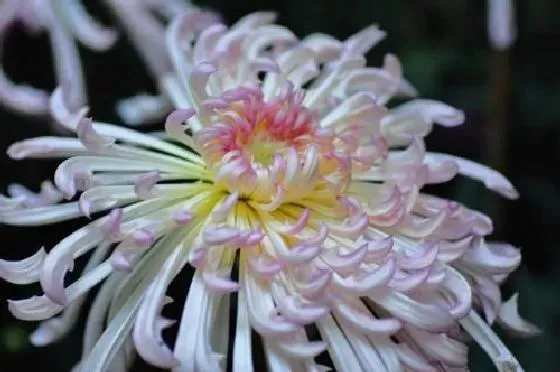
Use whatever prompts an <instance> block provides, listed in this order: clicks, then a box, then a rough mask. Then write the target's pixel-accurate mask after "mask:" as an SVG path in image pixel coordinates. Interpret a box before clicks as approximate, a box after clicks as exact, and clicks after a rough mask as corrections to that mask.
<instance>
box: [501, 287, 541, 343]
mask: <svg viewBox="0 0 560 372" xmlns="http://www.w3.org/2000/svg"><path fill="white" fill-rule="evenodd" d="M518 295H519V294H518V293H514V294H513V295H512V296H511V298H510V299H509V300H507V301H506V302H504V303H503V304H502V307H501V308H500V314H499V315H498V321H499V322H500V324H501V325H502V326H504V327H505V328H507V329H508V330H511V331H512V332H514V334H518V335H523V336H527V337H530V336H534V335H537V334H539V333H541V330H540V329H539V328H538V327H537V326H536V325H534V324H532V323H529V322H528V321H526V320H524V319H523V318H521V316H520V315H519V311H518V304H517V297H518Z"/></svg>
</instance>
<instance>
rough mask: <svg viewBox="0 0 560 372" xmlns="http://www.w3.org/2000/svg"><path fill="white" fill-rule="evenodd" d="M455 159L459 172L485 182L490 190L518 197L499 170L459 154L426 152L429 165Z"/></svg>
mask: <svg viewBox="0 0 560 372" xmlns="http://www.w3.org/2000/svg"><path fill="white" fill-rule="evenodd" d="M449 160H450V161H453V162H455V163H457V165H458V166H459V173H460V174H462V175H464V176H466V177H469V178H472V179H474V180H477V181H481V182H483V183H484V184H485V185H486V187H488V188H489V189H490V190H493V191H495V192H497V193H498V194H500V195H502V196H505V197H506V198H508V199H517V198H518V197H519V193H518V192H517V190H516V189H515V187H513V185H512V184H511V183H510V182H509V181H508V180H507V179H506V178H505V177H504V176H503V175H502V174H500V173H499V172H497V171H495V170H493V169H491V168H489V167H487V166H485V165H482V164H479V163H475V162H473V161H470V160H467V159H463V158H460V157H458V156H453V155H447V154H437V153H431V152H430V153H426V155H425V157H424V162H425V163H426V164H428V165H437V164H439V163H441V162H443V161H449Z"/></svg>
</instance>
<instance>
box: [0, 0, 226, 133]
mask: <svg viewBox="0 0 560 372" xmlns="http://www.w3.org/2000/svg"><path fill="white" fill-rule="evenodd" d="M104 2H105V3H106V5H107V7H108V9H110V11H111V13H112V14H113V15H114V16H115V17H116V18H117V19H118V21H119V22H120V23H122V25H123V27H124V28H125V29H126V32H127V36H128V37H129V38H130V40H131V41H132V43H133V44H134V46H135V47H136V49H137V50H138V51H139V52H140V55H141V56H142V58H143V60H144V62H145V63H146V65H147V67H148V69H149V71H150V72H151V74H152V76H153V77H154V79H155V80H156V81H157V80H159V79H160V77H162V76H163V75H164V74H166V73H168V72H169V71H170V70H171V62H170V61H169V57H168V55H167V53H166V52H165V49H164V48H163V44H164V40H165V36H164V35H165V22H166V21H168V20H170V19H171V17H172V16H173V15H174V14H181V13H184V12H187V11H196V7H194V6H193V5H191V4H190V2H189V1H187V0H106V1H104ZM202 14H203V15H204V16H203V17H200V16H199V22H204V23H209V22H213V21H214V20H216V16H215V15H213V14H212V13H209V12H204V13H202ZM18 22H20V23H22V24H23V25H24V26H25V28H26V29H28V30H30V31H32V32H34V33H36V32H39V31H47V32H48V34H49V38H50V42H51V46H52V53H53V59H54V62H55V63H54V69H55V74H56V80H57V83H58V85H61V86H64V87H65V91H66V94H65V99H67V100H68V102H67V104H68V105H69V106H70V107H72V108H74V109H76V110H77V109H79V108H80V107H82V106H83V105H84V104H86V101H87V98H86V96H87V94H86V87H85V81H84V77H83V71H82V65H81V61H80V56H79V51H78V45H77V42H80V43H81V44H83V45H84V46H86V47H87V48H89V49H91V50H94V51H106V50H108V49H109V48H111V47H112V45H113V44H114V43H115V41H116V40H117V32H116V30H114V29H112V28H109V27H107V26H103V25H101V24H99V23H98V22H97V21H96V20H95V19H94V18H92V17H91V16H90V15H89V14H88V13H87V10H86V9H85V8H84V7H83V5H82V4H81V3H80V1H78V0H72V1H63V0H2V1H0V55H1V54H2V53H1V52H2V50H1V47H2V39H4V38H5V37H6V34H7V32H8V31H9V29H10V26H12V25H14V24H15V23H18ZM48 97H49V94H48V93H47V92H45V91H43V90H40V89H37V88H33V87H30V86H27V85H18V84H16V83H14V82H12V81H11V80H10V79H9V78H8V76H7V75H6V74H5V72H4V70H3V68H2V64H1V63H0V103H1V104H4V105H5V106H7V107H10V108H12V109H14V110H16V111H19V112H23V113H26V114H31V115H41V114H48V111H49V107H48V106H49V105H48V101H49V100H48ZM169 107H170V105H169V103H168V100H167V99H166V98H165V97H161V96H152V95H148V94H140V95H138V96H136V97H132V98H129V99H125V100H123V101H121V102H120V103H119V104H118V105H117V110H118V113H119V114H120V115H121V117H123V119H124V120H125V121H126V122H127V123H128V124H142V123H143V122H145V121H148V120H151V119H152V118H154V117H158V116H159V117H164V116H165V113H166V112H167V113H168V112H169V111H170V108H169Z"/></svg>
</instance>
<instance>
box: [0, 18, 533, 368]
mask: <svg viewBox="0 0 560 372" xmlns="http://www.w3.org/2000/svg"><path fill="white" fill-rule="evenodd" d="M192 17H193V15H192V14H191V15H190V16H185V17H181V18H179V19H177V20H176V21H174V22H173V23H172V24H171V26H170V28H169V31H168V34H167V47H168V50H169V53H170V55H171V56H172V60H173V62H174V66H175V73H174V74H172V75H169V76H167V78H166V84H165V86H166V89H167V91H168V93H169V94H170V96H171V97H173V100H174V104H175V107H176V108H177V110H176V111H174V112H173V113H172V114H171V115H170V116H169V117H168V118H167V121H166V123H165V129H166V132H167V134H168V137H169V140H165V139H160V138H159V137H155V136H152V135H147V134H141V133H138V132H135V131H133V130H131V129H125V128H121V127H117V126H114V125H110V124H105V123H99V122H94V121H92V120H91V119H88V118H85V117H84V115H85V113H86V112H85V111H86V110H81V111H79V112H71V111H70V110H68V108H67V107H65V106H64V102H65V100H64V99H63V92H62V91H61V90H60V89H58V90H56V91H55V93H54V94H53V96H52V98H51V109H52V112H53V114H54V116H55V118H56V119H57V120H58V121H60V122H61V123H62V124H64V125H65V126H66V127H67V128H69V129H72V130H74V131H75V132H76V133H77V137H78V138H77V139H71V138H56V137H41V138H34V139H29V140H25V141H23V142H19V143H16V144H14V145H12V146H11V147H10V148H9V149H8V154H9V155H10V156H11V157H12V158H14V159H23V158H27V157H37V158H45V157H47V158H48V157H67V158H68V159H67V160H65V161H63V162H62V163H61V164H60V166H59V167H58V169H57V170H56V173H55V175H54V182H55V184H56V186H57V188H58V189H59V191H60V192H61V193H62V194H63V195H64V196H65V197H66V199H68V200H70V201H68V202H64V203H58V201H59V197H58V196H59V195H57V190H56V189H53V188H52V187H51V186H49V184H45V188H44V189H45V190H44V191H43V192H42V193H41V194H37V195H35V194H33V193H31V192H29V191H28V190H24V189H22V188H21V187H16V190H12V197H11V198H7V197H5V198H4V199H3V200H2V211H1V212H0V219H1V220H2V221H3V222H4V223H7V224H11V225H18V226H34V225H44V224H51V223H56V222H59V221H63V220H69V219H73V218H78V217H80V216H84V215H85V216H87V217H89V218H92V217H93V216H96V218H95V219H93V220H92V221H91V222H90V223H88V224H87V225H85V226H84V227H82V228H80V229H79V230H77V231H75V232H73V233H72V234H70V235H69V236H68V237H66V238H65V239H63V240H62V241H61V242H60V243H59V244H57V245H56V246H55V247H53V248H52V249H50V250H49V252H48V253H47V252H46V251H45V250H44V249H41V250H39V251H38V252H37V253H36V254H35V255H33V256H32V257H29V258H27V259H25V260H23V261H19V262H12V261H10V262H8V261H0V275H2V277H4V278H5V279H6V280H8V281H11V282H14V283H19V284H27V283H33V282H40V284H41V286H42V288H43V290H44V294H43V295H41V296H34V297H31V298H29V299H23V300H13V301H10V303H9V308H10V310H11V311H12V313H13V314H14V315H15V316H16V317H18V318H20V319H24V320H46V321H45V322H44V323H42V324H41V325H40V326H39V328H38V329H37V330H36V331H35V333H34V334H33V335H32V341H33V342H34V343H35V344H37V345H44V344H48V343H50V342H53V341H54V340H57V339H58V338H60V337H61V336H63V335H64V334H66V333H67V332H68V331H69V329H70V328H71V326H72V325H73V324H74V323H75V321H76V317H77V314H78V311H79V308H80V305H81V303H82V301H83V300H84V297H85V295H86V293H87V292H88V291H89V290H90V289H91V288H93V287H94V286H96V285H98V284H101V287H100V289H99V292H98V294H97V296H96V298H95V300H94V302H93V304H92V305H91V308H90V309H89V316H88V320H87V324H86V327H85V334H84V347H83V357H82V360H81V361H80V363H79V365H78V366H77V369H78V370H80V371H88V372H89V371H101V370H107V369H108V368H109V370H111V371H118V370H125V369H126V367H127V365H128V364H129V362H130V360H131V355H133V350H136V351H137V352H138V354H139V355H140V356H141V357H142V358H143V359H145V360H146V361H147V362H148V363H151V364H153V365H155V366H158V367H162V368H168V369H173V370H174V371H220V370H224V369H225V368H226V364H228V363H231V367H232V370H233V371H251V370H253V354H254V353H255V352H256V351H255V350H256V347H258V346H257V345H256V344H259V345H261V346H262V350H263V352H264V355H265V357H266V361H267V365H268V369H269V370H271V371H299V370H310V371H313V370H314V371H317V370H321V366H320V365H318V364H316V363H317V359H315V357H316V356H317V355H318V354H320V353H321V352H323V351H325V350H326V351H327V353H328V356H329V357H330V360H332V363H333V365H334V367H335V368H336V369H337V370H338V371H350V372H356V371H401V370H414V371H435V370H442V371H443V370H446V371H448V370H457V369H462V368H465V367H466V366H467V362H468V360H467V346H466V343H465V342H466V341H465V338H464V335H465V334H468V335H470V337H472V338H473V339H474V340H475V341H476V342H478V343H479V344H480V345H481V346H482V348H483V349H484V350H485V351H486V352H487V353H488V354H489V356H490V357H491V358H492V360H493V361H494V363H495V365H496V366H497V368H498V369H499V370H500V371H513V370H517V371H518V370H521V367H520V366H519V364H518V362H517V361H516V359H515V358H514V357H513V356H512V355H511V353H510V352H509V351H508V350H507V348H506V347H505V346H504V344H503V343H502V342H501V341H500V340H499V338H498V337H497V336H496V334H495V333H494V332H493V331H492V330H491V328H490V324H492V323H493V322H494V320H495V319H499V320H500V321H501V322H502V323H503V324H504V325H506V326H507V327H508V328H512V329H515V330H518V331H521V332H525V333H529V334H530V333H535V332H537V329H536V328H535V327H534V326H532V325H530V324H529V323H526V322H525V321H523V320H522V319H521V318H520V317H519V315H518V314H517V308H516V297H514V298H513V299H512V300H511V301H510V302H508V303H506V304H503V305H502V300H501V297H500V290H499V284H500V283H501V282H502V281H503V280H504V279H505V278H506V277H507V275H508V274H509V273H510V272H512V271H513V270H514V269H515V268H516V267H517V266H518V265H519V262H520V254H519V251H518V250H517V249H515V248H513V247H511V246H509V245H507V244H496V243H489V242H486V241H485V238H484V237H485V236H486V235H488V234H489V233H490V232H491V231H492V224H491V221H490V220H489V218H488V217H486V216H485V215H483V214H481V213H479V212H476V211H473V210H471V209H469V208H467V207H465V206H463V205H461V204H459V203H456V202H453V201H449V200H445V199H441V198H438V197H435V196H432V195H428V194H425V193H423V192H422V188H423V186H424V185H426V184H434V183H441V182H445V181H448V180H450V179H451V178H452V177H454V176H455V175H456V174H457V173H459V174H462V175H465V176H467V177H470V178H473V179H475V180H479V181H482V182H484V183H485V184H486V185H487V186H488V188H490V189H492V190H494V191H496V192H498V193H500V194H502V195H504V196H505V197H508V198H515V197H517V193H516V191H515V189H514V188H513V187H512V185H511V184H510V183H509V182H508V181H507V180H506V179H505V178H504V177H503V176H501V175H500V174H499V173H497V172H495V171H493V170H491V169H489V168H487V167H485V166H483V165H480V164H476V163H473V162H470V161H468V160H464V159H461V158H457V157H454V156H450V155H444V154H435V153H429V152H426V150H425V147H424V140H423V137H424V136H426V135H427V134H428V133H429V132H430V130H431V128H432V125H433V124H434V123H437V124H440V125H444V126H455V125H459V124H461V123H462V122H463V113H462V112H461V111H459V110H456V109H454V108H452V107H449V106H447V105H445V104H443V103H440V102H436V101H431V100H426V99H416V100H411V101H409V102H408V103H405V104H403V105H401V106H398V107H396V108H393V109H387V108H385V107H384V105H385V104H386V103H387V102H388V101H389V100H390V99H391V97H393V96H394V95H395V94H397V93H399V92H400V93H403V92H408V91H410V89H403V88H407V85H406V84H403V80H402V76H401V66H400V64H399V61H398V59H397V58H396V57H395V56H393V55H388V56H387V57H386V58H385V63H384V65H383V67H382V68H370V67H365V59H364V56H363V54H364V53H365V52H366V51H367V50H369V49H370V48H371V47H372V46H373V45H375V44H376V43H378V42H379V41H380V40H382V39H383V37H384V36H385V34H384V32H382V31H380V30H379V29H378V28H377V27H375V26H371V27H368V28H366V29H364V30H363V31H361V32H359V33H357V34H355V35H353V36H352V37H350V38H349V39H348V40H346V41H344V42H340V41H338V40H336V39H334V38H332V37H330V36H327V35H324V34H314V35H310V36H308V37H306V38H304V39H303V40H301V41H298V40H297V38H296V37H295V36H294V34H293V33H292V32H290V31H289V30H288V29H286V28H284V27H282V26H279V25H275V24H271V23H270V22H272V20H273V18H274V16H273V15H272V14H269V13H257V14H252V15H249V16H247V17H245V18H243V19H242V20H240V21H239V22H238V23H237V24H235V25H234V26H232V27H231V28H229V29H228V28H227V27H226V26H224V25H221V24H215V25H213V26H210V27H208V28H205V29H204V30H203V31H202V32H201V33H198V32H195V28H193V27H191V25H192V24H193V23H191V22H192V21H194V20H193V19H192ZM77 195H79V197H77ZM99 212H108V214H106V215H105V216H101V217H99V218H97V216H99ZM89 252H93V253H92V255H91V257H90V258H89V262H88V264H87V266H86V268H85V269H84V271H83V273H82V275H81V277H80V278H79V279H78V280H77V281H75V282H74V283H72V284H70V285H66V284H67V283H65V281H64V279H65V275H66V273H67V272H68V271H69V270H72V268H73V263H74V260H75V259H77V258H78V257H80V256H83V255H86V254H88V253H89ZM190 267H193V268H195V269H194V276H193V278H192V281H190V282H188V283H184V288H185V290H186V291H188V293H187V298H186V302H185V304H184V307H183V312H182V315H181V318H180V319H179V322H178V323H177V325H176V326H174V325H173V324H174V321H173V320H170V319H165V318H163V317H162V316H161V314H160V313H161V311H162V308H163V307H164V306H165V304H167V303H169V302H170V301H172V299H170V298H169V297H167V296H166V290H167V287H168V285H169V284H170V282H171V281H172V280H173V279H174V278H175V277H176V276H177V274H178V273H179V272H181V271H182V270H189V269H190ZM473 309H480V310H482V311H483V313H484V315H485V317H486V321H485V320H483V319H482V318H481V316H480V315H478V313H477V312H475V310H473ZM230 310H231V311H230ZM60 312H62V315H61V316H59V317H54V318H53V316H55V315H56V314H57V313H60ZM232 314H233V315H232ZM167 327H177V328H176V339H175V342H173V343H172V345H173V346H171V345H169V344H167V343H165V342H164V341H163V337H162V330H163V329H165V328H167ZM253 331H256V334H257V335H258V337H252V332H253ZM230 336H231V338H230ZM323 356H324V355H323ZM322 359H328V358H327V357H325V358H322ZM228 360H229V362H227V361H228Z"/></svg>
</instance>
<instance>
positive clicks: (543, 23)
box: [0, 0, 560, 372]
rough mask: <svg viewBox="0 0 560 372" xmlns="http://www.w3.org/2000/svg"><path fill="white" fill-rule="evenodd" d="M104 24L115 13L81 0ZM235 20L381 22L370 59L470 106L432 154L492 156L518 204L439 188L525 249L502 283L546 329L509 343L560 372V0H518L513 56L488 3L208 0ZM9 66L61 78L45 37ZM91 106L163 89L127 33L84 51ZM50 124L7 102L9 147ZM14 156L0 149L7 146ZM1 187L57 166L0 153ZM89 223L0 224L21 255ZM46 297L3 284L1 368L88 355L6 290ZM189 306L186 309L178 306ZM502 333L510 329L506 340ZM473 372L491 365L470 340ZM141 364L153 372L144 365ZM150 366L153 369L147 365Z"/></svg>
mask: <svg viewBox="0 0 560 372" xmlns="http://www.w3.org/2000/svg"><path fill="white" fill-rule="evenodd" d="M84 3H86V5H87V6H88V7H90V9H91V11H92V12H93V13H94V14H96V15H98V16H99V17H100V18H101V19H103V20H104V21H105V22H106V23H112V22H113V20H112V18H111V16H110V15H108V14H106V13H104V12H103V9H102V8H101V7H100V6H98V5H95V4H91V3H101V2H92V1H84ZM197 3H198V4H201V5H206V6H209V7H212V8H214V9H215V10H218V11H220V12H221V13H222V15H223V17H224V19H225V20H226V21H227V22H232V21H235V20H237V19H238V18H239V17H240V16H242V15H244V14H246V13H249V12H252V11H255V10H264V9H271V10H275V11H277V12H278V13H279V23H281V24H284V25H287V26H288V27H290V28H291V29H293V30H294V32H296V34H298V35H300V36H303V35H305V34H307V33H311V32H318V31H320V32H325V33H329V34H333V35H335V36H336V37H338V38H345V37H347V36H348V35H350V34H352V33H353V32H355V31H357V30H359V29H360V28H361V27H363V26H366V25H368V24H370V23H378V24H379V25H380V26H381V28H382V29H384V30H386V31H388V34H389V37H388V39H387V40H386V41H384V42H382V43H381V45H380V46H378V47H377V48H376V49H375V51H373V52H372V53H370V55H368V57H369V62H370V64H372V65H379V64H380V63H381V61H382V56H383V55H384V54H385V53H387V52H392V53H395V54H397V55H398V56H399V57H400V59H401V61H402V62H403V65H404V71H405V76H406V77H407V78H408V79H409V80H410V81H411V82H412V83H413V84H414V85H415V86H416V87H417V88H418V90H419V92H420V95H421V96H423V97H430V98H434V99H439V100H442V101H445V102H447V103H449V104H451V105H453V106H455V107H458V108H462V109H464V110H465V112H466V118H467V120H466V122H465V124H464V125H463V126H462V127H459V128H455V129H441V128H437V129H436V130H435V131H434V133H433V134H432V135H431V136H430V137H429V139H428V146H429V148H430V150H432V151H442V152H449V153H452V154H456V155H460V156H464V157H468V158H471V159H474V160H478V161H482V162H484V163H487V164H491V165H493V166H495V167H496V168H498V169H499V170H501V171H503V172H504V173H505V174H506V175H508V176H509V177H510V179H511V180H512V181H513V183H514V184H515V185H516V186H517V187H518V189H519V191H520V193H521V198H520V199H519V200H518V201H513V202H512V201H505V200H501V199H500V198H499V197H497V196H496V195H494V194H491V193H489V192H486V191H485V190H484V188H483V186H481V185H479V184H477V183H474V182H470V181H467V180H464V179H458V180H454V181H453V182H451V183H449V184H448V185H445V186H443V187H439V188H437V189H435V190H433V191H434V192H440V193H442V194H444V195H445V196H448V197H451V198H454V199H457V200H460V201H462V202H464V203H466V204H468V205H469V206H471V207H474V208H478V209H480V210H482V211H484V212H486V213H488V214H489V215H490V216H491V217H493V219H495V224H496V233H495V236H494V237H495V238H496V239H499V240H507V241H509V242H511V243H513V244H514V245H516V246H520V247H521V248H522V252H523V259H524V262H523V265H522V266H521V268H520V269H519V270H518V271H517V272H516V273H515V274H514V275H512V276H511V278H510V279H509V280H508V282H507V283H506V285H505V287H504V294H505V296H504V297H505V298H507V297H509V294H511V293H513V292H514V291H519V292H520V307H521V313H522V314H523V315H524V316H525V317H526V318H528V319H530V320H531V321H533V322H534V323H536V324H537V325H538V326H540V327H541V328H542V329H543V330H544V334H543V335H542V336H539V337H537V338H534V339H529V340H515V339H511V338H506V343H507V344H508V346H510V347H511V349H512V351H513V352H514V354H516V355H517V356H518V358H519V360H520V362H521V364H522V365H523V366H524V367H525V369H526V370H527V371H534V372H541V371H542V372H546V371H556V370H558V365H560V364H559V363H560V355H559V353H558V352H559V351H560V292H559V290H560V287H559V286H558V282H559V281H560V251H559V249H558V243H559V241H560V235H559V234H558V231H559V228H560V223H559V222H560V218H559V216H560V208H559V207H560V182H559V181H560V179H559V178H560V176H559V173H558V164H559V162H560V146H559V145H560V126H559V124H560V103H558V100H559V98H560V92H559V87H560V77H559V74H558V72H557V71H558V66H560V56H559V55H558V53H557V49H558V46H559V45H560V22H559V21H558V19H559V18H558V17H559V15H560V2H559V1H557V0H548V1H545V0H542V1H538V0H535V1H518V26H519V29H518V34H519V37H518V40H517V43H516V44H515V46H514V47H513V49H512V50H511V51H510V52H508V53H497V52H492V51H491V48H490V47H489V43H488V38H487V29H486V2H485V1H482V0H454V1H448V0H416V1H414V0H408V1H405V0H391V1H381V0H377V1H373V0H344V1H340V0H339V1H334V0H306V1H295V0H275V1H271V0H236V1H225V0H222V1H220V0H208V1H198V2H197ZM5 49H6V51H5V53H4V57H3V60H4V67H5V69H6V71H7V72H8V74H9V75H10V76H11V77H13V79H14V80H17V81H27V82H31V83H32V84H34V85H36V86H38V87H42V88H45V89H51V88H52V87H53V86H54V79H53V77H52V65H51V57H50V50H49V47H48V40H47V38H46V36H44V35H40V36H38V37H32V38H31V37H29V36H28V35H26V34H25V33H24V32H23V31H22V30H21V29H20V28H15V29H13V31H12V32H11V33H10V36H9V38H8V40H7V41H6V44H5ZM81 52H82V57H83V59H84V68H85V71H86V75H87V80H88V94H89V97H90V107H91V111H90V112H91V113H92V114H93V115H94V116H95V117H96V119H98V120H102V121H110V122H115V123H118V122H119V121H118V118H117V116H116V114H115V111H114V110H113V103H114V102H115V101H116V100H117V99H118V98H121V97H124V96H130V95H133V94H135V93H137V92H140V91H153V88H154V86H153V83H152V82H151V80H150V79H149V77H148V75H147V73H146V71H145V69H144V66H143V65H142V64H141V63H140V60H139V58H137V55H136V53H135V52H134V50H133V49H132V48H131V46H130V45H129V44H128V43H127V41H126V40H125V38H121V39H120V41H119V43H118V44H117V46H116V48H114V49H113V50H111V51H110V52H107V53H101V54H96V53H92V52H89V51H87V50H82V51H81ZM48 123H49V121H48V120H47V119H37V118H29V117H23V116H20V115H17V114H15V113H12V112H9V111H8V110H6V109H4V108H2V107H0V131H1V135H0V148H1V149H5V148H6V147H7V146H8V145H9V144H10V143H12V142H14V141H16V140H21V139H23V138H26V137H32V136H36V135H42V134H47V133H48V131H49V126H48V125H49V124H48ZM2 151H3V150H2ZM0 164H1V173H0V190H1V191H5V190H6V186H7V185H8V184H9V183H11V182H20V183H23V184H24V185H26V186H29V187H31V188H34V189H36V188H37V187H38V185H39V183H40V182H41V181H42V180H43V179H48V178H51V177H52V172H53V170H54V169H55V164H56V163H54V162H50V161H42V162H38V161H24V162H13V161H10V160H9V159H8V158H7V156H6V155H4V154H2V155H0ZM83 222H84V221H75V222H70V223H62V224H57V225H55V226H47V227H39V228H27V229H24V228H13V227H6V226H0V239H1V244H0V257H2V258H12V259H16V258H23V257H26V256H28V255H30V254H32V253H34V252H35V251H36V250H37V249H38V248H40V247H41V246H43V245H44V246H45V247H46V248H50V247H52V246H53V245H54V244H55V243H56V242H57V241H58V240H60V239H61V238H62V237H64V236H65V235H66V234H67V233H68V232H69V231H71V230H72V229H73V228H75V227H76V226H79V225H80V224H81V223H83ZM36 293H38V288H35V287H20V286H15V285H10V284H7V283H0V303H1V305H0V319H1V324H0V370H1V371H5V370H11V369H12V368H15V367H17V369H18V370H22V371H32V370H35V369H36V368H37V367H38V366H39V367H40V368H41V369H45V370H47V369H48V370H53V371H67V370H69V369H70V367H71V366H72V365H73V364H74V363H75V362H76V360H77V359H78V358H79V355H80V348H81V346H80V344H81V333H80V332H81V331H80V329H79V328H80V327H78V329H76V331H75V332H73V333H72V334H71V335H70V336H69V337H67V338H66V339H65V340H63V341H61V342H58V343H56V344H55V345H53V346H50V347H47V348H39V349H37V348H33V347H32V346H31V345H30V344H29V343H28V341H27V338H28V335H29V333H30V332H31V331H32V330H33V329H34V327H35V324H32V323H27V322H20V321H17V320H15V319H14V318H13V317H12V316H11V315H10V314H9V312H8V310H7V306H6V305H5V299H7V298H22V297H25V296H28V295H31V294H36ZM177 315H179V314H177ZM504 337H505V336H504ZM472 354H473V357H472V364H471V368H472V370H473V371H492V370H493V369H492V366H491V364H490V362H489V361H488V360H487V359H486V358H485V357H484V356H483V354H482V352H481V351H480V350H479V349H477V348H474V347H473V351H472ZM134 370H137V371H142V370H148V369H146V368H145V367H144V366H142V365H141V363H137V364H136V365H135V368H134ZM150 370H151V369H150Z"/></svg>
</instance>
